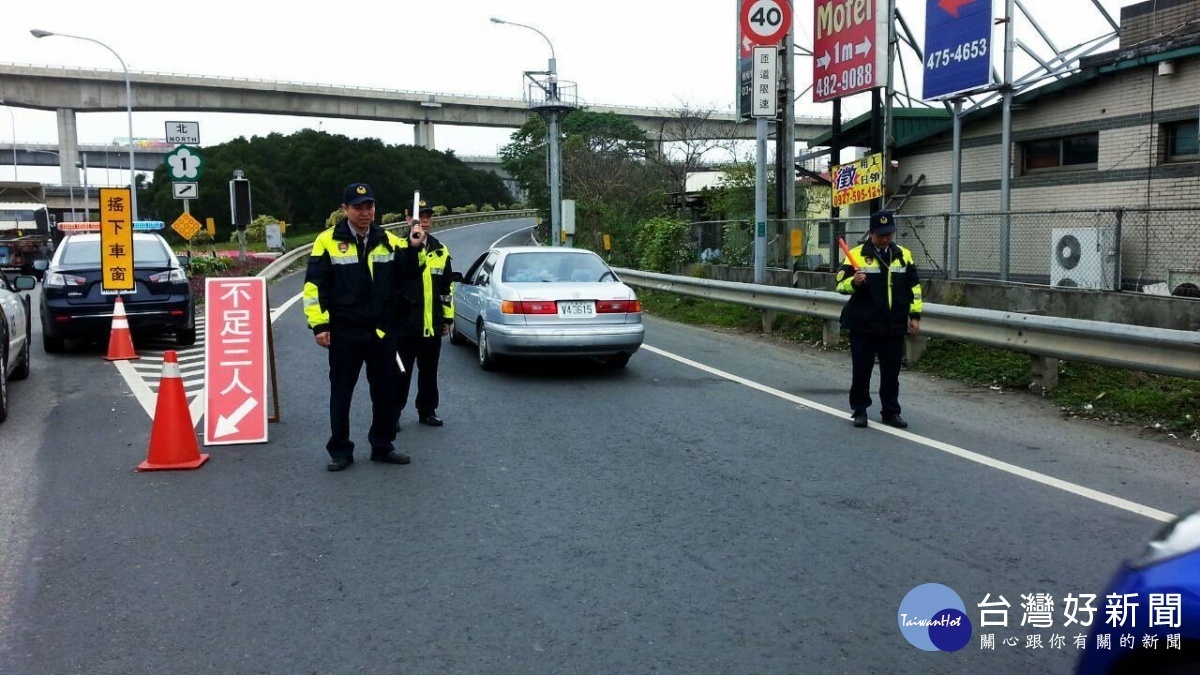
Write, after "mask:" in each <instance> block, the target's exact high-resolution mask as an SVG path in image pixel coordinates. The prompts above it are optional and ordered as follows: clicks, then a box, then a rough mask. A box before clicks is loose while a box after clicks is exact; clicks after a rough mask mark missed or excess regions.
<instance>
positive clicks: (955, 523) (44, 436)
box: [0, 222, 1197, 675]
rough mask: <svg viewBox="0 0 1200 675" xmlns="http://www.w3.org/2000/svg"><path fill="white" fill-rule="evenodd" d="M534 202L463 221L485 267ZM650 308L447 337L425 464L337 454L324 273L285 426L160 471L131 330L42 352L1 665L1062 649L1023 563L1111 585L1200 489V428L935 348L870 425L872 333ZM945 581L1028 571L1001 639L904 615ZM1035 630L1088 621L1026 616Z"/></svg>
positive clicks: (758, 668) (361, 422)
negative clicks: (654, 314) (151, 463)
mask: <svg viewBox="0 0 1200 675" xmlns="http://www.w3.org/2000/svg"><path fill="white" fill-rule="evenodd" d="M522 225H528V223H525V224H514V223H512V222H508V223H492V224H482V225H477V226H470V227H465V228H461V229H457V230H454V231H449V232H446V233H444V234H441V235H440V236H441V238H442V239H443V240H444V241H446V242H447V244H448V245H449V246H450V247H451V250H452V252H453V255H454V264H455V267H456V269H460V270H465V269H466V268H467V266H468V265H469V264H470V262H471V261H472V260H473V259H474V258H475V257H476V255H477V254H478V253H479V252H481V251H482V250H483V249H484V248H485V247H486V246H487V245H489V244H490V243H491V242H493V241H495V240H497V239H499V238H501V237H502V236H503V235H505V234H506V233H507V232H509V231H511V230H513V229H515V228H517V227H520V226H522ZM525 236H526V234H525V233H521V232H518V233H516V234H515V235H514V237H515V238H516V239H521V238H523V237H525ZM514 243H515V242H514ZM300 285H301V277H300V276H299V275H297V274H293V275H291V276H288V277H286V278H284V279H281V280H280V281H278V282H277V283H276V284H274V285H273V286H272V291H271V297H272V304H273V305H274V306H279V305H281V304H283V303H284V302H285V301H286V300H287V299H288V298H290V297H292V296H294V295H295V294H296V293H298V292H299V290H300ZM647 325H648V327H647V348H645V349H644V350H643V351H641V352H639V353H638V354H637V355H635V356H634V358H633V359H632V360H631V362H630V364H629V366H628V368H626V369H624V370H621V371H611V370H608V369H606V368H604V367H602V366H601V365H599V364H597V363H591V362H581V361H552V362H536V363H524V364H517V365H515V366H513V367H509V368H506V369H504V370H502V371H500V372H496V373H486V372H483V371H481V370H480V369H479V367H478V365H477V364H476V362H475V355H474V350H473V349H472V348H468V347H455V346H451V345H449V344H448V343H447V344H446V345H445V346H444V350H443V354H442V378H441V382H442V401H443V402H442V406H441V408H440V410H439V414H440V415H441V416H442V417H443V418H444V419H445V420H446V426H445V427H443V428H440V429H433V428H429V427H423V426H419V425H417V424H415V423H414V422H415V419H414V416H413V415H412V414H411V411H409V412H408V414H406V417H405V419H404V420H403V422H404V431H403V432H402V433H401V434H400V437H399V439H398V445H399V446H400V448H401V449H402V450H404V451H405V452H408V453H410V454H411V455H412V456H413V463H412V464H411V465H409V466H391V465H380V464H373V463H370V462H365V461H360V462H358V463H356V464H355V465H354V466H353V467H351V468H350V469H349V470H347V471H344V472H341V473H328V472H326V471H325V470H324V464H325V461H326V458H327V456H326V454H325V451H324V442H325V439H326V437H327V434H328V419H327V413H326V404H327V398H328V381H327V367H326V359H325V352H323V351H322V350H320V349H319V348H318V347H317V346H316V345H315V344H314V343H313V339H312V336H311V334H310V332H309V331H308V330H307V329H306V327H305V325H304V319H303V315H302V313H301V309H300V306H299V304H295V305H293V306H292V307H291V308H289V309H288V310H287V311H286V312H285V313H284V314H283V315H282V316H281V317H280V318H279V320H278V321H277V323H276V324H275V346H276V353H277V359H278V363H279V368H278V375H279V386H280V395H281V403H280V412H281V416H282V422H281V423H279V424H276V425H272V428H271V441H270V443H268V444H265V445H257V446H233V447H226V446H222V447H217V448H210V449H208V450H207V451H208V452H210V453H211V454H212V460H211V461H209V462H208V464H206V465H205V466H204V467H202V468H201V469H200V470H198V471H194V472H180V473H174V472H171V473H150V474H136V473H134V471H133V467H134V466H135V465H136V464H137V463H138V462H140V461H141V460H143V459H144V458H145V453H146V447H147V442H148V438H149V433H150V426H149V421H148V419H147V417H146V414H145V413H144V412H143V411H142V408H141V406H140V405H139V404H138V402H137V401H136V400H135V399H134V398H133V396H132V395H131V394H130V392H129V391H128V388H127V387H126V386H125V384H124V382H123V380H122V379H121V378H120V377H119V376H118V375H117V373H116V370H115V369H114V368H113V367H112V365H110V364H108V363H107V362H105V361H103V360H102V359H100V358H99V355H100V351H102V350H95V351H93V352H85V353H75V354H68V355H65V356H53V357H50V356H48V355H45V354H43V353H42V352H41V351H37V352H35V359H34V372H33V376H32V377H31V378H30V380H28V381H26V382H19V383H14V384H13V387H12V390H11V391H12V394H13V401H14V405H13V412H12V417H11V418H10V420H9V422H7V423H5V424H4V425H3V426H2V427H0V445H2V446H3V451H2V452H0V673H5V674H8V673H14V674H18V675H26V674H27V675H43V674H55V675H57V674H60V673H88V674H92V673H98V674H99V673H113V674H117V673H120V674H126V673H301V672H303V673H322V674H324V673H397V672H405V673H409V672H411V673H427V672H428V673H482V672H487V673H493V672H499V673H609V672H611V673H634V672H637V673H645V672H666V673H865V672H896V673H979V672H991V673H1018V672H1019V673H1062V672H1068V671H1069V670H1070V668H1071V665H1072V664H1073V662H1074V658H1075V655H1076V650H1075V649H1074V647H1073V645H1072V641H1073V638H1074V636H1075V635H1076V634H1078V633H1079V632H1081V631H1080V630H1079V629H1078V627H1077V626H1075V627H1072V628H1074V630H1072V629H1071V628H1063V627H1062V625H1063V620H1062V618H1061V616H1056V621H1055V624H1056V626H1057V627H1058V628H1057V629H1056V630H1053V631H1051V630H1036V629H1033V628H1031V627H1029V626H1024V627H1023V626H1021V615H1022V611H1021V607H1020V603H1021V602H1022V599H1021V597H1020V596H1021V595H1022V594H1030V593H1050V594H1052V595H1053V596H1054V597H1055V598H1058V599H1059V600H1058V602H1059V603H1060V605H1059V606H1058V607H1060V606H1061V598H1062V597H1063V596H1065V595H1066V594H1068V593H1074V594H1080V593H1096V594H1099V593H1100V592H1101V591H1102V590H1103V586H1104V584H1105V582H1106V581H1107V579H1108V577H1109V575H1110V574H1111V573H1112V571H1113V570H1114V569H1115V567H1116V565H1117V564H1118V562H1119V561H1120V560H1121V559H1122V558H1123V557H1125V556H1126V555H1128V554H1132V553H1136V552H1137V551H1138V550H1139V547H1140V545H1141V544H1142V542H1144V540H1145V539H1146V538H1147V537H1148V536H1149V535H1150V534H1152V533H1153V532H1154V531H1155V530H1156V529H1157V528H1158V526H1159V521H1158V518H1162V517H1165V516H1166V515H1167V514H1171V513H1178V512H1180V511H1182V510H1185V509H1188V508H1192V507H1194V506H1195V505H1196V496H1195V495H1196V479H1195V476H1196V475H1197V473H1196V457H1195V455H1194V454H1192V453H1188V452H1184V451H1181V450H1179V449H1178V448H1173V447H1170V446H1168V445H1165V444H1161V443H1158V442H1155V441H1153V440H1144V439H1139V438H1137V437H1135V436H1133V435H1131V434H1129V433H1127V432H1126V431H1124V430H1123V429H1119V428H1114V427H1106V426H1103V425H1098V424H1093V423H1088V422H1080V421H1070V420H1063V419H1060V417H1059V416H1058V415H1057V414H1055V413H1054V411H1053V410H1050V409H1047V408H1045V407H1043V406H1041V405H1040V404H1039V403H1038V402H1037V401H1035V400H1032V399H1030V398H1029V397H1025V396H1020V395H1014V394H1004V393H997V392H990V391H981V390H977V389H968V388H966V387H963V386H960V385H957V384H954V383H948V382H944V381H935V380H931V379H929V378H926V377H923V376H920V375H917V374H911V373H906V374H905V375H904V376H903V378H904V379H903V380H902V392H901V395H902V403H904V406H905V410H904V415H905V417H906V418H908V419H909V421H910V423H911V424H912V427H911V428H910V429H909V430H908V431H909V432H910V433H902V432H895V431H893V430H888V429H882V428H879V427H878V426H877V425H872V428H869V429H866V430H860V429H854V428H852V427H851V426H850V423H849V421H848V419H847V416H846V415H847V411H846V410H845V398H846V387H847V385H848V370H847V368H848V357H847V356H846V355H845V354H844V353H841V352H829V353H821V352H816V351H813V350H806V349H798V348H795V347H788V346H784V345H780V344H777V343H775V342H773V341H770V340H768V339H764V338H756V337H748V336H742V335H735V334H726V333H720V332H713V331H706V330H700V329H695V328H691V327H687V326H681V325H677V324H672V323H669V322H664V321H658V320H654V319H648V320H647ZM363 380H364V381H363V382H362V383H361V386H360V387H359V390H358V392H357V393H356V404H355V409H354V413H353V418H352V433H353V434H354V437H355V439H356V441H358V442H359V443H360V446H359V447H360V450H365V448H366V438H365V437H366V429H367V426H368V424H369V406H368V405H367V400H368V399H367V392H366V383H365V378H363ZM358 457H359V459H360V460H361V459H365V452H359V453H358ZM926 582H938V583H942V584H946V585H948V586H950V587H951V588H953V589H954V590H955V591H957V592H958V594H959V595H960V596H961V597H962V599H963V600H964V602H965V604H966V607H967V610H968V611H967V615H968V616H969V617H971V618H972V620H975V619H976V618H977V617H979V610H978V609H977V608H976V606H977V605H978V603H980V602H981V601H982V600H983V599H984V597H985V595H986V594H990V595H991V597H992V598H993V599H995V598H996V597H997V596H998V595H1003V596H1005V598H1006V599H1007V600H1008V601H1009V602H1010V603H1011V605H1012V609H1011V610H1010V619H1009V628H991V629H988V631H987V632H992V633H995V635H996V636H997V637H996V649H995V650H994V651H993V650H985V649H981V648H980V646H979V644H980V643H979V637H978V634H979V633H980V632H981V631H980V629H979V627H976V630H975V637H974V638H973V640H972V642H970V643H968V645H967V647H966V648H964V649H962V650H961V651H958V652H954V653H941V652H932V653H930V652H924V651H921V650H919V649H916V648H915V647H912V646H911V645H909V644H908V642H906V640H905V639H904V637H903V636H902V634H901V632H900V630H899V629H898V627H897V610H898V607H899V605H900V602H901V599H902V598H903V597H904V596H905V595H906V594H907V593H908V592H909V591H910V590H911V589H913V588H914V587H915V586H917V585H919V584H923V583H926ZM1097 604H1098V606H1099V607H1101V608H1103V604H1104V603H1103V599H1100V600H1099V601H1098V602H1097ZM1056 608H1057V607H1056ZM1056 613H1057V612H1056ZM1185 620H1186V619H1185ZM1035 633H1041V634H1042V635H1043V638H1042V639H1043V641H1044V642H1046V643H1048V641H1049V637H1050V635H1051V633H1059V634H1063V635H1065V636H1066V637H1067V641H1066V646H1065V648H1062V649H1053V648H1050V647H1049V646H1048V645H1047V646H1046V647H1045V648H1042V649H1028V648H1025V647H1023V646H1020V647H1007V646H1004V645H1003V644H1002V643H1001V640H1002V639H1004V638H1006V637H1010V636H1017V637H1019V639H1020V642H1021V643H1022V645H1024V644H1025V643H1026V640H1027V636H1029V635H1032V634H1035Z"/></svg>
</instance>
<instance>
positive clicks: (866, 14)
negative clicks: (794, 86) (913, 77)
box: [813, 0, 888, 103]
mask: <svg viewBox="0 0 1200 675" xmlns="http://www.w3.org/2000/svg"><path fill="white" fill-rule="evenodd" d="M887 6H888V3H887V0H814V1H813V12H814V17H813V18H814V21H813V26H814V28H813V101H814V102H816V103H822V102H824V101H832V100H833V99H835V98H842V97H843V96H849V95H851V94H857V93H858V92H860V91H867V90H870V89H874V88H876V87H882V86H883V85H884V83H885V82H886V81H887V67H888V64H887V40H888V17H887Z"/></svg>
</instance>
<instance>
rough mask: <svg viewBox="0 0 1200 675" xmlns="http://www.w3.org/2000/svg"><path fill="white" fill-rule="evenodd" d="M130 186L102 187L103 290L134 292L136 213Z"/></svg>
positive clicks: (110, 292) (101, 284)
mask: <svg viewBox="0 0 1200 675" xmlns="http://www.w3.org/2000/svg"><path fill="white" fill-rule="evenodd" d="M130 199H131V195H130V194H129V188H100V292H101V293H104V294H117V293H131V292H133V291H135V290H136V289H137V286H136V285H135V284H134V278H133V213H131V212H130V210H129V209H130Z"/></svg>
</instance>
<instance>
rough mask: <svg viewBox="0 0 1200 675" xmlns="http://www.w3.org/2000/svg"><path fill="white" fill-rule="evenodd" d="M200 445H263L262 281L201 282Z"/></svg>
mask: <svg viewBox="0 0 1200 675" xmlns="http://www.w3.org/2000/svg"><path fill="white" fill-rule="evenodd" d="M204 297H205V302H204V318H205V323H204V325H205V326H206V333H207V335H206V337H205V339H204V381H205V383H206V385H205V400H204V444H205V445H231V444H242V443H265V442H267V358H268V357H267V341H268V335H267V333H268V331H269V330H270V326H269V323H268V322H269V314H268V312H267V281H266V279H264V278H262V277H209V278H208V279H206V280H205V282H204Z"/></svg>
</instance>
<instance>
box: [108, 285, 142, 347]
mask: <svg viewBox="0 0 1200 675" xmlns="http://www.w3.org/2000/svg"><path fill="white" fill-rule="evenodd" d="M104 358H105V360H107V361H129V360H132V359H136V358H138V355H137V352H135V351H133V335H132V334H131V333H130V332H129V319H128V318H126V316H125V302H124V301H122V300H121V296H119V295H118V296H117V301H116V302H115V303H114V304H113V318H112V330H111V331H109V334H108V356H105V357H104Z"/></svg>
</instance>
